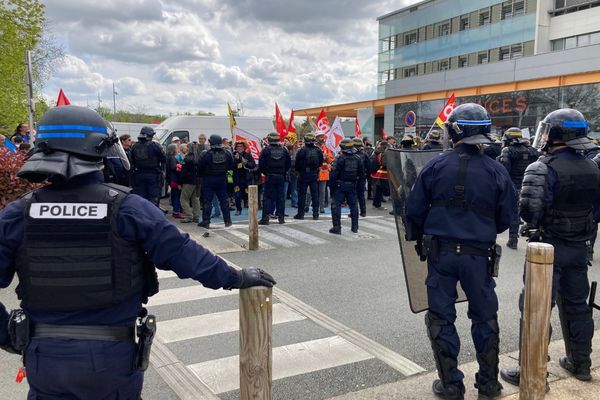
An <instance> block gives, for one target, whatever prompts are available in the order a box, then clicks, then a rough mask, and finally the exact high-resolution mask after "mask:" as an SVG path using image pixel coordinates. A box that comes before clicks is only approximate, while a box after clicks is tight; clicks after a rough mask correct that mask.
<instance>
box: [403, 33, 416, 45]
mask: <svg viewBox="0 0 600 400" xmlns="http://www.w3.org/2000/svg"><path fill="white" fill-rule="evenodd" d="M413 43H417V32H410V33H407V34H406V35H404V45H405V46H410V45H411V44H413Z"/></svg>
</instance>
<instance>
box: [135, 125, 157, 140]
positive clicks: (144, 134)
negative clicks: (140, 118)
mask: <svg viewBox="0 0 600 400" xmlns="http://www.w3.org/2000/svg"><path fill="white" fill-rule="evenodd" d="M154 134H156V132H154V129H153V128H152V127H151V126H144V127H142V130H141V131H140V136H139V137H138V139H142V140H152V138H153V137H154Z"/></svg>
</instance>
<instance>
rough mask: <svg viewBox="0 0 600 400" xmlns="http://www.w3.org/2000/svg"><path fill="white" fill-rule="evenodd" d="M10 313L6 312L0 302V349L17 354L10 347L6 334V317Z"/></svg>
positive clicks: (8, 337) (7, 317) (8, 316)
mask: <svg viewBox="0 0 600 400" xmlns="http://www.w3.org/2000/svg"><path fill="white" fill-rule="evenodd" d="M9 318H10V315H9V314H8V313H7V312H6V308H4V305H3V304H2V303H0V349H2V350H5V351H8V352H9V353H13V354H19V353H18V352H17V351H16V350H15V349H13V347H12V343H11V341H10V336H9V335H8V319H9Z"/></svg>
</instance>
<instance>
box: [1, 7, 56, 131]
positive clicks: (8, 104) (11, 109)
mask: <svg viewBox="0 0 600 400" xmlns="http://www.w3.org/2000/svg"><path fill="white" fill-rule="evenodd" d="M44 23H45V15H44V5H43V4H42V3H41V1H40V0H0V55H1V57H0V86H1V87H2V90H0V128H4V129H8V130H10V131H12V129H14V126H16V125H17V124H18V123H19V122H23V121H26V120H27V94H26V88H25V52H26V51H27V50H34V49H35V48H36V46H37V45H38V44H39V42H40V40H41V38H42V36H43V27H44Z"/></svg>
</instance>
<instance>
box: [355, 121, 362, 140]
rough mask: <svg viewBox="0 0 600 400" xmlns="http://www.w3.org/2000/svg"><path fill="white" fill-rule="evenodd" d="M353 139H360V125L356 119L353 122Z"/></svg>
mask: <svg viewBox="0 0 600 400" xmlns="http://www.w3.org/2000/svg"><path fill="white" fill-rule="evenodd" d="M354 137H357V138H359V137H362V131H361V130H360V124H359V123H358V117H356V119H355V120H354Z"/></svg>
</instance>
